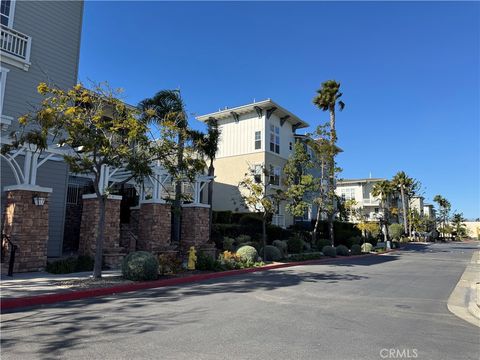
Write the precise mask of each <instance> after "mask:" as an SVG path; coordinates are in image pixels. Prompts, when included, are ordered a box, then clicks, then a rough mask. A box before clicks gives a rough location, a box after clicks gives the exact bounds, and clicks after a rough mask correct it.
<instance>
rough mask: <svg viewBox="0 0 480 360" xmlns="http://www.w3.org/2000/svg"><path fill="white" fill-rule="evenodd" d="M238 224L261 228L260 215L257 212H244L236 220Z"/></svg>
mask: <svg viewBox="0 0 480 360" xmlns="http://www.w3.org/2000/svg"><path fill="white" fill-rule="evenodd" d="M238 223H239V224H240V225H243V226H248V227H251V228H254V229H261V228H262V217H261V215H258V214H245V215H243V216H242V217H241V218H240V221H239V222H238Z"/></svg>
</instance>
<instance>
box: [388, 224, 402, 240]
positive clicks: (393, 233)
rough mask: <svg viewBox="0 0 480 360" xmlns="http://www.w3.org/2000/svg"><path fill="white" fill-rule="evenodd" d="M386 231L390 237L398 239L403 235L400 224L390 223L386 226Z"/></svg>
mask: <svg viewBox="0 0 480 360" xmlns="http://www.w3.org/2000/svg"><path fill="white" fill-rule="evenodd" d="M388 233H389V234H390V237H391V238H392V239H397V240H400V238H401V237H402V235H403V225H402V224H391V225H390V226H389V227H388Z"/></svg>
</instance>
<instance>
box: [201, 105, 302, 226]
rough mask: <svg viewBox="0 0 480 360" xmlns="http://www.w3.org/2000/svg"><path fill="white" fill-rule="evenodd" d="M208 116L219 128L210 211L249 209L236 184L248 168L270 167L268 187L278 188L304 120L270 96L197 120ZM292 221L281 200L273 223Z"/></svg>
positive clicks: (288, 223) (291, 222) (290, 222)
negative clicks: (242, 202)
mask: <svg viewBox="0 0 480 360" xmlns="http://www.w3.org/2000/svg"><path fill="white" fill-rule="evenodd" d="M209 118H213V119H215V120H216V121H217V122H218V125H219V128H220V131H221V136H220V143H219V149H218V153H217V156H216V159H215V183H214V197H213V209H214V210H231V211H238V212H246V211H248V210H249V209H247V208H245V207H243V206H242V204H241V194H240V189H239V187H238V184H239V182H240V181H241V180H242V179H244V178H245V176H246V174H247V173H248V172H249V169H251V168H255V167H256V168H257V169H260V168H261V167H262V166H263V167H265V168H266V169H271V171H270V179H267V180H266V181H267V182H268V183H270V185H269V186H270V188H271V189H275V188H282V169H283V167H284V165H285V163H286V162H287V160H288V158H289V156H290V154H291V153H292V151H293V147H294V143H295V141H296V138H297V135H296V133H295V131H296V130H297V129H301V128H306V127H308V124H307V123H306V122H305V121H303V120H302V119H300V118H299V117H297V116H296V115H294V114H293V113H291V112H290V111H288V110H287V109H285V108H283V107H282V106H280V105H279V104H277V103H276V102H274V101H272V100H270V99H267V100H264V101H259V102H254V103H251V104H247V105H243V106H238V107H235V108H230V109H229V108H225V109H223V110H219V111H217V112H214V113H210V114H206V115H201V116H198V117H197V119H198V120H200V121H206V120H207V119H209ZM259 171H260V170H259ZM308 216H309V215H308V214H307V217H308ZM293 222H294V219H293V217H292V216H291V215H289V214H288V213H287V212H286V211H285V203H281V204H280V206H279V208H278V210H277V214H275V215H274V218H273V223H274V224H277V225H279V226H288V225H291V224H293Z"/></svg>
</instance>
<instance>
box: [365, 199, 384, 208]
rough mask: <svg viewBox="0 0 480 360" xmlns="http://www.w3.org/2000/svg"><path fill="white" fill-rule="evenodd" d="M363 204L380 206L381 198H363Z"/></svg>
mask: <svg viewBox="0 0 480 360" xmlns="http://www.w3.org/2000/svg"><path fill="white" fill-rule="evenodd" d="M362 205H363V206H379V205H380V200H378V199H372V198H367V199H363V201H362Z"/></svg>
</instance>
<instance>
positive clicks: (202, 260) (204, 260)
mask: <svg viewBox="0 0 480 360" xmlns="http://www.w3.org/2000/svg"><path fill="white" fill-rule="evenodd" d="M195 268H196V269H198V270H208V271H220V270H222V265H221V264H220V262H219V261H218V260H216V259H215V258H213V257H211V256H208V255H206V254H204V253H203V252H200V253H199V254H198V256H197V263H196V264H195Z"/></svg>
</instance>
